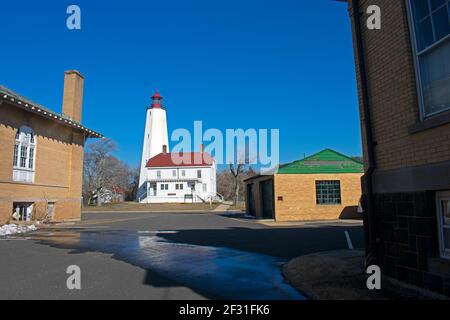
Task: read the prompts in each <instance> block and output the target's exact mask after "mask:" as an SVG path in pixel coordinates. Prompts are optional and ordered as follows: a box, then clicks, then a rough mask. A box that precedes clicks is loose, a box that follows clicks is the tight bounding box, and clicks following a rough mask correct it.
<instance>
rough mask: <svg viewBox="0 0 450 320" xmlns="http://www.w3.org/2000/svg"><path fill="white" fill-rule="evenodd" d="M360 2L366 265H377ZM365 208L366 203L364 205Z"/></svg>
mask: <svg viewBox="0 0 450 320" xmlns="http://www.w3.org/2000/svg"><path fill="white" fill-rule="evenodd" d="M359 4H360V3H359V0H353V1H352V12H353V28H354V30H355V38H356V49H357V57H358V68H359V77H360V86H361V94H362V107H363V113H364V133H365V138H366V139H365V140H366V141H365V144H366V152H367V170H366V172H365V174H364V178H363V182H364V188H363V190H364V196H363V202H365V208H364V209H365V210H364V211H365V214H364V231H365V241H366V260H365V265H366V266H368V265H372V264H377V257H378V256H377V235H376V230H377V226H376V224H377V221H376V219H375V208H374V196H373V187H372V181H373V178H372V175H373V172H374V169H375V155H374V145H375V143H374V141H373V133H372V122H371V114H370V99H369V90H368V87H367V69H366V60H365V55H364V45H363V37H362V30H361V13H360V11H359ZM363 206H364V203H363Z"/></svg>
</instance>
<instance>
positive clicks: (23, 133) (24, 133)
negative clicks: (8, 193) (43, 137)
mask: <svg viewBox="0 0 450 320" xmlns="http://www.w3.org/2000/svg"><path fill="white" fill-rule="evenodd" d="M16 147H17V153H16ZM23 148H25V157H22V149H23ZM31 148H33V156H32V157H30V150H31ZM36 150H37V137H36V134H35V133H34V131H33V129H32V128H30V127H29V126H25V125H24V126H21V127H20V128H19V129H18V130H17V133H16V137H15V140H14V155H13V174H12V180H13V181H16V182H28V183H34V176H35V172H36V155H37V152H36ZM16 157H17V159H16ZM22 158H24V160H25V163H24V166H22V163H23V162H22ZM30 166H31V168H30Z"/></svg>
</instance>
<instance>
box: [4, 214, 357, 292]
mask: <svg viewBox="0 0 450 320" xmlns="http://www.w3.org/2000/svg"><path fill="white" fill-rule="evenodd" d="M114 217H116V215H114ZM102 218H103V220H98V221H101V223H100V224H101V225H89V224H88V225H81V224H80V225H78V226H72V227H70V226H69V227H64V228H51V229H41V230H39V231H38V232H35V233H30V234H27V235H23V236H18V237H15V239H16V240H19V239H21V238H22V239H27V241H25V242H28V241H29V242H32V243H34V244H36V245H39V246H45V247H50V248H56V249H64V253H61V254H67V253H66V252H68V253H69V254H70V255H76V256H77V257H84V256H86V255H92V254H107V255H110V256H111V258H112V259H114V260H117V261H120V262H123V263H125V264H127V265H131V266H135V267H138V268H140V269H142V270H145V276H144V279H143V281H142V284H141V285H145V286H149V287H155V288H188V289H189V290H192V291H193V292H195V293H196V294H195V295H194V294H186V293H184V294H183V298H187V299H191V298H194V299H195V298H198V297H199V296H202V297H206V298H211V299H250V300H251V299H271V300H272V299H273V300H276V299H282V300H293V299H294V300H299V299H304V297H303V296H302V295H301V294H299V293H298V292H297V291H296V290H295V289H293V288H292V287H291V286H290V285H288V284H287V283H285V281H284V279H283V277H282V274H281V266H282V265H283V264H284V263H286V262H287V261H288V259H289V258H290V256H292V257H294V256H296V255H298V254H297V252H303V253H308V252H307V251H310V250H316V251H320V250H323V248H328V247H329V248H335V247H345V246H346V241H345V237H344V236H343V234H342V232H343V231H342V228H339V227H319V228H312V227H308V228H267V227H263V226H261V225H259V224H256V223H252V224H248V223H242V222H239V221H235V220H229V219H227V218H224V217H220V216H217V215H207V216H205V215H203V216H202V215H190V216H188V215H186V214H183V215H181V214H180V215H173V216H171V217H170V219H172V220H170V219H169V220H170V221H172V222H171V223H167V222H168V221H167V219H168V216H167V215H159V216H158V215H138V216H136V217H134V216H129V218H128V220H126V219H125V220H123V219H121V220H120V221H119V220H114V221H113V220H111V221H109V222H108V220H107V219H105V218H106V216H103V217H102ZM173 219H176V220H173ZM196 219H199V221H200V219H202V220H201V221H203V223H204V225H202V226H201V227H200V228H198V229H196V227H198V225H195V220H196ZM208 219H209V220H208ZM89 221H90V222H91V223H92V224H95V223H96V222H95V219H88V222H89ZM175 221H176V222H175ZM205 221H209V222H207V223H206V224H205ZM200 225H201V224H200ZM155 226H156V227H162V226H164V227H166V228H160V229H157V230H155ZM170 227H174V228H170ZM346 229H348V228H347V227H346ZM352 234H353V235H354V238H355V240H356V246H358V244H359V242H360V240H361V239H360V237H359V230H358V229H354V230H352ZM322 238H323V239H325V240H326V241H325V242H320V241H319V239H322ZM331 239H335V240H334V241H330V240H331ZM305 240H307V241H308V243H309V244H308V243H304V242H305ZM22 242H23V241H22ZM269 243H270V244H269ZM1 245H2V243H1V242H0V256H1V255H2V246H1ZM12 245H13V244H12ZM287 247H288V248H287ZM306 248H307V250H305V249H306ZM317 249H319V250H317ZM57 254H58V253H57V252H55V255H57ZM13 255H14V254H13ZM13 260H14V262H11V263H18V264H19V265H20V257H15V256H14V259H13ZM13 260H10V261H13ZM16 260H17V261H16ZM19 268H20V266H19ZM91 268H92V267H91ZM99 268H100V265H99ZM12 269H13V268H12ZM83 270H84V269H83ZM98 271H99V272H101V274H102V275H103V277H104V278H105V279H108V277H110V278H111V279H112V278H113V277H117V276H119V277H127V275H126V274H117V273H114V272H112V271H111V272H110V273H111V274H109V275H108V272H109V270H108V268H107V267H106V268H105V267H103V266H102V270H98ZM2 280H4V279H0V283H2ZM136 285H138V284H136V281H134V282H133V283H131V282H130V288H132V287H134V286H136ZM117 290H121V289H120V288H117ZM177 290H178V289H177ZM1 296H2V292H1V290H0V297H1ZM119 297H120V295H119ZM142 298H152V297H148V296H147V297H142ZM153 298H154V297H153Z"/></svg>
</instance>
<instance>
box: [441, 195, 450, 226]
mask: <svg viewBox="0 0 450 320" xmlns="http://www.w3.org/2000/svg"><path fill="white" fill-rule="evenodd" d="M441 207H442V221H443V222H444V225H450V200H442V201H441Z"/></svg>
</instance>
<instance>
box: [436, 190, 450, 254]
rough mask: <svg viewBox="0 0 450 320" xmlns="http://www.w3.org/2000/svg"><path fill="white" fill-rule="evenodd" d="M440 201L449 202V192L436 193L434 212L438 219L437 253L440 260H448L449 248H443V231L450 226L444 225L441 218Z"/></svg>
mask: <svg viewBox="0 0 450 320" xmlns="http://www.w3.org/2000/svg"><path fill="white" fill-rule="evenodd" d="M442 200H449V201H450V191H441V192H437V193H436V209H437V210H436V211H437V218H438V229H439V230H438V234H439V252H440V256H441V258H445V259H450V248H445V238H444V237H445V235H444V232H443V230H444V229H449V230H450V225H446V224H445V223H444V217H443V216H442V206H441V202H442Z"/></svg>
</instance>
